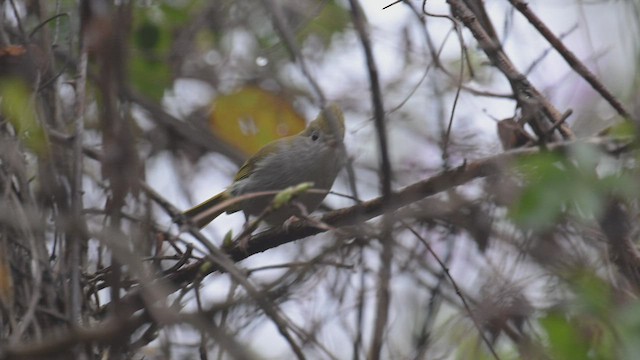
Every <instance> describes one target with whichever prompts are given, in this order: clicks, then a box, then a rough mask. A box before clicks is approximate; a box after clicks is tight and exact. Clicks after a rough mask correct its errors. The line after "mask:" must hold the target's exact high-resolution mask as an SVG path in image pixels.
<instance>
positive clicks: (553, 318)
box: [540, 314, 590, 360]
mask: <svg viewBox="0 0 640 360" xmlns="http://www.w3.org/2000/svg"><path fill="white" fill-rule="evenodd" d="M540 325H542V328H543V329H544V331H545V332H546V334H547V340H548V342H549V348H550V351H551V353H552V356H551V358H552V359H563V360H574V359H575V360H584V359H588V358H590V357H589V346H588V344H587V343H586V342H585V340H584V339H583V338H581V336H580V334H579V332H578V329H577V328H576V326H575V325H574V324H571V323H569V322H568V321H567V319H566V318H565V316H564V315H561V314H549V315H547V316H545V317H543V318H541V319H540Z"/></svg>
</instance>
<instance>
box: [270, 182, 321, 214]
mask: <svg viewBox="0 0 640 360" xmlns="http://www.w3.org/2000/svg"><path fill="white" fill-rule="evenodd" d="M311 188H313V183H312V182H303V183H300V184H298V185H296V186H289V187H288V188H286V189H284V190H282V191H280V192H279V193H278V194H276V196H275V197H274V198H273V208H274V209H279V208H281V207H282V206H284V205H286V204H288V203H290V202H291V199H293V198H294V197H296V196H298V195H300V194H301V193H303V192H305V191H307V190H309V189H311Z"/></svg>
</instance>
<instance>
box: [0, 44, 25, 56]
mask: <svg viewBox="0 0 640 360" xmlns="http://www.w3.org/2000/svg"><path fill="white" fill-rule="evenodd" d="M26 52H27V50H26V49H25V48H24V46H21V45H9V46H7V47H4V48H1V49H0V57H2V56H20V55H22V54H24V53H26Z"/></svg>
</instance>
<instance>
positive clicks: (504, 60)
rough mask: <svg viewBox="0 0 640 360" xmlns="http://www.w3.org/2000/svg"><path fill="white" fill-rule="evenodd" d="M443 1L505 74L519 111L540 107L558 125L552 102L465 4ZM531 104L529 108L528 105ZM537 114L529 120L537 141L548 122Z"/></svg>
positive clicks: (567, 131)
mask: <svg viewBox="0 0 640 360" xmlns="http://www.w3.org/2000/svg"><path fill="white" fill-rule="evenodd" d="M447 3H449V5H450V6H451V12H452V13H453V15H454V16H455V17H456V18H457V19H459V20H460V21H462V23H463V24H464V25H465V26H466V27H467V28H468V29H469V30H470V31H471V33H472V34H473V37H474V38H475V39H476V41H478V45H480V47H481V48H482V50H483V51H484V52H485V54H486V55H487V57H488V58H489V59H490V60H491V62H492V63H493V65H494V66H496V67H497V68H498V70H500V71H501V72H502V73H503V74H504V75H505V76H506V77H507V80H508V81H509V83H510V84H511V88H512V89H513V92H514V94H515V95H516V99H518V104H519V105H520V106H521V107H522V108H523V111H525V110H527V111H528V112H530V113H532V114H531V115H534V114H535V113H537V111H536V109H535V108H536V107H538V106H539V107H540V108H541V110H542V112H543V113H544V114H545V115H546V117H548V118H549V119H548V120H549V121H550V124H562V120H561V119H562V114H561V113H560V111H558V110H557V109H556V108H555V107H554V106H553V104H551V103H550V102H549V100H547V99H546V98H545V97H544V96H543V95H542V93H540V91H538V90H537V89H536V88H535V87H533V85H532V84H531V83H530V82H529V80H527V78H526V76H524V75H523V74H522V73H521V72H519V71H518V70H517V69H516V67H515V66H514V65H513V63H512V62H511V60H510V59H509V57H508V56H507V55H506V54H505V53H504V51H503V50H502V48H501V47H500V44H498V43H496V42H495V41H493V40H492V39H491V38H490V37H489V35H488V34H487V32H486V31H485V29H484V28H483V27H482V26H481V24H480V23H479V22H478V20H477V18H476V16H475V15H474V13H473V12H472V11H471V10H470V9H469V8H468V7H467V6H466V5H465V3H464V2H463V1H462V0H447ZM532 106H533V108H532ZM539 118H540V117H539V116H532V117H531V119H530V121H531V125H532V127H533V129H534V130H535V131H536V134H537V135H538V136H539V137H540V139H541V140H544V137H545V136H546V131H547V128H548V127H549V126H551V125H550V124H547V123H544V122H541V121H540V119H539ZM558 131H559V132H560V133H561V134H562V136H563V137H564V139H572V138H573V133H572V131H571V130H570V129H569V128H568V127H566V126H565V125H560V126H559V127H558Z"/></svg>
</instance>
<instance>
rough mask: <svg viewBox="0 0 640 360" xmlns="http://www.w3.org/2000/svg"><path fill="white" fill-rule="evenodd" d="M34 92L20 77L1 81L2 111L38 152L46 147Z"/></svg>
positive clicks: (28, 145)
mask: <svg viewBox="0 0 640 360" xmlns="http://www.w3.org/2000/svg"><path fill="white" fill-rule="evenodd" d="M31 96H32V93H31V90H30V89H29V87H28V86H27V84H26V83H25V82H24V81H23V80H20V79H17V78H14V79H11V78H10V79H3V81H2V82H1V83H0V99H1V100H0V111H1V112H2V114H4V116H6V118H7V119H8V120H9V122H10V123H11V125H13V127H14V128H15V130H16V132H17V133H18V136H19V138H20V140H22V141H23V142H24V143H25V145H26V146H27V148H29V149H30V150H31V151H33V152H34V153H36V154H43V153H44V152H45V151H46V149H47V146H46V137H45V133H44V130H43V129H42V127H41V126H40V123H39V122H38V120H37V117H36V112H35V106H34V104H33V101H32V99H31Z"/></svg>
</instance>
